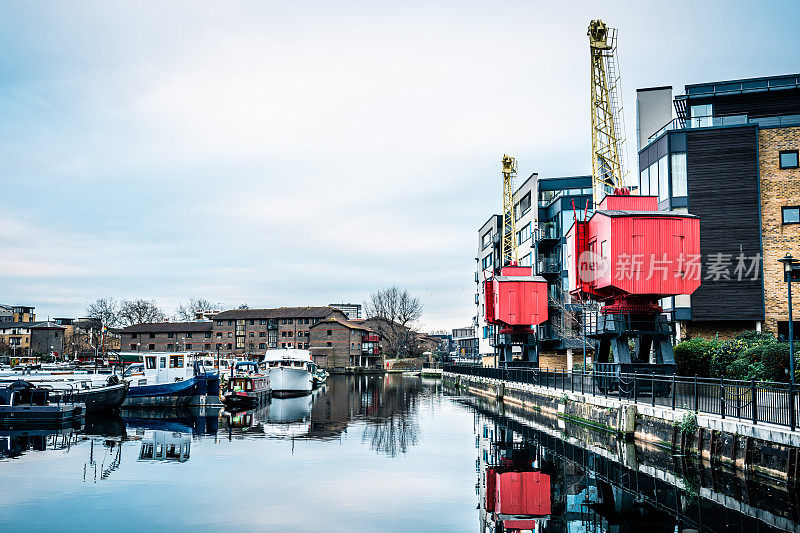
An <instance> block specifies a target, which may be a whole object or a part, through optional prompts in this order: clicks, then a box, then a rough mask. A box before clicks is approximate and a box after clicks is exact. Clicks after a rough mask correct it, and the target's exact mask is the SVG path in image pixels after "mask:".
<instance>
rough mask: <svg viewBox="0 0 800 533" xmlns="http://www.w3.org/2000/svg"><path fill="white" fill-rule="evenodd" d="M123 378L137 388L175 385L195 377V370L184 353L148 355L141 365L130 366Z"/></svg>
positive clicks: (144, 357) (143, 356) (144, 356)
mask: <svg viewBox="0 0 800 533" xmlns="http://www.w3.org/2000/svg"><path fill="white" fill-rule="evenodd" d="M122 377H123V378H124V379H126V380H127V381H130V382H131V384H132V385H135V386H143V385H152V384H158V383H174V382H176V381H183V380H185V379H189V378H192V377H194V368H193V367H192V365H191V364H189V363H188V362H187V360H186V354H183V353H170V352H161V353H147V354H144V355H142V362H141V363H133V364H131V365H129V366H128V368H126V369H125V372H124V373H123V374H122Z"/></svg>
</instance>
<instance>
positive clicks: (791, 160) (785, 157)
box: [779, 150, 798, 168]
mask: <svg viewBox="0 0 800 533" xmlns="http://www.w3.org/2000/svg"><path fill="white" fill-rule="evenodd" d="M779 157H780V163H781V164H780V166H781V168H797V167H798V161H797V150H783V151H782V152H781V153H780V156H779Z"/></svg>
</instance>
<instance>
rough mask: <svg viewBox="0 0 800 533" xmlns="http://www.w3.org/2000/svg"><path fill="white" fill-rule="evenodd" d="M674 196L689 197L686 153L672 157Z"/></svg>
mask: <svg viewBox="0 0 800 533" xmlns="http://www.w3.org/2000/svg"><path fill="white" fill-rule="evenodd" d="M671 159H672V161H671V163H672V196H688V189H687V186H686V152H680V153H677V154H672V155H671Z"/></svg>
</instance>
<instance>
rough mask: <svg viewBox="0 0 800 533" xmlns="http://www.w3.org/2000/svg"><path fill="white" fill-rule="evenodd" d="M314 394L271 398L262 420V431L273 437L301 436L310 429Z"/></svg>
mask: <svg viewBox="0 0 800 533" xmlns="http://www.w3.org/2000/svg"><path fill="white" fill-rule="evenodd" d="M313 403H314V396H313V395H311V394H307V395H305V396H294V397H289V398H272V401H271V402H270V404H269V411H268V412H267V420H266V422H264V433H265V434H268V435H272V436H275V437H301V436H304V435H308V433H309V431H310V430H311V407H312V405H313Z"/></svg>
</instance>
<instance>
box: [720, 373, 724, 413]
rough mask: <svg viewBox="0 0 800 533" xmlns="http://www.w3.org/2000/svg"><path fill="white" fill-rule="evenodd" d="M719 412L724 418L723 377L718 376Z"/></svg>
mask: <svg viewBox="0 0 800 533" xmlns="http://www.w3.org/2000/svg"><path fill="white" fill-rule="evenodd" d="M719 414H720V415H721V416H722V418H723V419H725V378H719Z"/></svg>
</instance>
